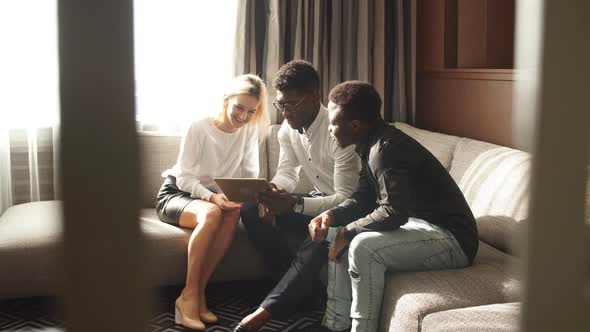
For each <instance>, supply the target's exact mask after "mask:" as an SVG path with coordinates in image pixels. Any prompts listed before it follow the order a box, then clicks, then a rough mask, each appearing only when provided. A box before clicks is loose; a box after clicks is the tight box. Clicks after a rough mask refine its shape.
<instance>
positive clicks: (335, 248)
mask: <svg viewBox="0 0 590 332" xmlns="http://www.w3.org/2000/svg"><path fill="white" fill-rule="evenodd" d="M349 244H350V241H349V240H348V239H347V238H346V236H344V228H340V230H339V231H338V234H336V238H335V239H334V241H332V244H331V245H330V251H329V252H328V258H329V259H330V260H331V261H332V262H335V263H336V264H338V263H340V257H341V256H342V254H343V253H344V251H345V250H346V248H347V247H348V245H349Z"/></svg>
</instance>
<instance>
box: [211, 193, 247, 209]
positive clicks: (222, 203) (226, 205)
mask: <svg viewBox="0 0 590 332" xmlns="http://www.w3.org/2000/svg"><path fill="white" fill-rule="evenodd" d="M209 202H211V203H213V204H215V205H217V206H219V208H220V209H221V210H222V211H227V210H235V209H239V208H240V207H242V205H241V204H238V203H236V202H232V201H230V200H229V199H227V197H226V196H225V195H224V194H213V195H211V197H209Z"/></svg>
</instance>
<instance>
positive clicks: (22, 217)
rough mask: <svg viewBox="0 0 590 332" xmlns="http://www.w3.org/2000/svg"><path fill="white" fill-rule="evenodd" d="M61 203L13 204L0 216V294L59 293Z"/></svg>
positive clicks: (0, 295)
mask: <svg viewBox="0 0 590 332" xmlns="http://www.w3.org/2000/svg"><path fill="white" fill-rule="evenodd" d="M61 220H62V204H61V202H59V201H43V202H33V203H26V204H20V205H15V206H13V207H11V208H9V209H8V210H6V211H5V212H4V214H2V216H1V217H0V267H1V269H2V273H0V297H13V296H29V295H48V294H55V293H57V292H58V290H59V287H60V282H61V280H62V278H61V271H63V269H62V268H61V259H60V257H61V250H62V247H61V238H62V236H63V228H62V223H61Z"/></svg>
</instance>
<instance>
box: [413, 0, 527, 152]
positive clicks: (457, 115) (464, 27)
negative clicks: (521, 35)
mask: <svg viewBox="0 0 590 332" xmlns="http://www.w3.org/2000/svg"><path fill="white" fill-rule="evenodd" d="M416 33H417V37H416V38H417V55H416V61H417V66H416V70H417V79H416V125H417V126H418V127H420V128H424V129H428V130H434V131H438V132H443V133H448V134H452V135H457V136H463V137H470V138H474V139H478V140H483V141H487V142H492V143H495V144H500V145H504V146H510V147H514V142H513V137H512V130H513V120H512V118H513V116H512V113H513V112H512V109H513V106H512V98H513V92H512V90H513V87H514V82H515V78H516V75H515V72H514V70H513V69H512V68H513V66H514V65H513V64H514V61H513V55H512V54H513V50H514V47H513V44H514V0H418V4H417V32H416Z"/></svg>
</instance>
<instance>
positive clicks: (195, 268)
mask: <svg viewBox="0 0 590 332" xmlns="http://www.w3.org/2000/svg"><path fill="white" fill-rule="evenodd" d="M221 219H222V213H221V210H220V209H219V207H218V206H217V205H215V204H213V203H210V202H207V201H202V200H194V201H192V202H191V203H189V204H188V205H187V206H186V207H185V208H184V210H183V211H182V213H181V215H180V220H179V224H180V226H182V227H186V228H194V230H193V233H192V234H191V237H190V240H189V243H188V263H187V271H186V285H185V287H184V289H183V290H182V293H181V295H180V297H179V298H178V300H177V301H176V305H177V306H178V307H179V309H180V310H181V312H182V313H183V314H184V315H185V317H186V318H188V319H189V320H190V321H193V322H195V324H191V325H193V326H187V327H192V328H195V329H200V325H202V326H203V328H204V325H203V323H202V322H201V319H200V317H199V313H200V310H199V304H200V299H199V297H200V289H201V283H202V280H201V276H202V275H203V268H204V263H205V261H206V258H207V255H208V253H209V249H210V247H211V243H212V241H213V239H214V235H215V233H216V232H217V231H218V229H219V227H220V226H221V221H222V220H221ZM199 323H200V324H199Z"/></svg>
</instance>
